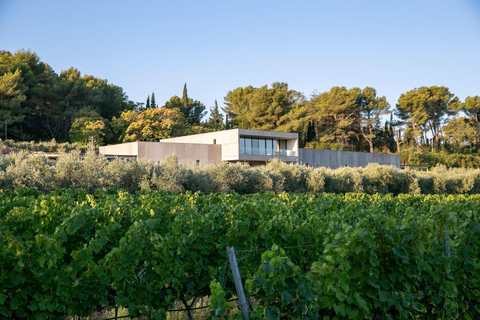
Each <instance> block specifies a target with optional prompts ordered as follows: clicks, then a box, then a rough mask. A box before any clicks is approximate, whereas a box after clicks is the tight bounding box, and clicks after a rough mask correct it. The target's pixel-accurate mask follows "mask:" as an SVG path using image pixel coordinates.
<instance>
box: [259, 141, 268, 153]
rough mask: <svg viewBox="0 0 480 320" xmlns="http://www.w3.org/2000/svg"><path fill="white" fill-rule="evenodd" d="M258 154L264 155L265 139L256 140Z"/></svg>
mask: <svg viewBox="0 0 480 320" xmlns="http://www.w3.org/2000/svg"><path fill="white" fill-rule="evenodd" d="M258 154H260V155H266V154H267V153H266V146H265V139H258Z"/></svg>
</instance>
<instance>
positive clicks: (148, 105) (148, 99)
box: [145, 95, 150, 109]
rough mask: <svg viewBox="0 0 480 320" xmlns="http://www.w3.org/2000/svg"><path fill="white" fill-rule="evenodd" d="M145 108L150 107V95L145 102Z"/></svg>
mask: <svg viewBox="0 0 480 320" xmlns="http://www.w3.org/2000/svg"><path fill="white" fill-rule="evenodd" d="M145 108H146V109H148V108H150V95H148V96H147V103H146V104H145Z"/></svg>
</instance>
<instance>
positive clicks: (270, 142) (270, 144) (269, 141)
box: [265, 139, 273, 156]
mask: <svg viewBox="0 0 480 320" xmlns="http://www.w3.org/2000/svg"><path fill="white" fill-rule="evenodd" d="M265 142H266V144H267V148H266V149H267V150H266V151H267V155H269V156H271V155H273V140H272V139H266V141H265Z"/></svg>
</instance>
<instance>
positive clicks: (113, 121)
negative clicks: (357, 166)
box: [0, 50, 480, 168]
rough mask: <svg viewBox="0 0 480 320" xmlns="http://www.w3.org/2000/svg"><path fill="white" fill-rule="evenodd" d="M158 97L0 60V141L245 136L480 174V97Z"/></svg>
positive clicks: (247, 92)
mask: <svg viewBox="0 0 480 320" xmlns="http://www.w3.org/2000/svg"><path fill="white" fill-rule="evenodd" d="M181 86H182V84H179V91H178V93H180V89H181ZM153 89H154V88H146V89H145V90H146V92H151V91H152V93H151V94H148V96H147V97H146V100H145V102H143V101H142V102H133V101H130V100H129V99H128V96H127V94H126V93H125V92H124V91H123V89H122V88H121V87H119V86H116V85H114V84H112V83H109V82H108V80H106V79H100V78H97V77H95V76H93V75H85V74H82V73H81V72H80V71H79V70H78V69H75V68H73V67H72V68H70V69H68V70H63V71H60V73H56V72H55V71H54V70H53V69H52V68H51V67H50V66H49V65H48V64H47V63H45V62H43V61H41V59H40V57H39V56H38V55H37V54H36V53H35V52H31V51H25V50H20V51H17V52H15V53H11V52H8V51H0V124H1V125H2V130H0V138H2V139H3V140H6V139H14V140H16V141H31V140H34V141H50V140H52V139H55V140H56V141H59V142H67V141H68V142H71V143H78V144H80V145H86V144H88V143H90V141H92V140H93V142H94V143H95V144H96V145H104V144H114V143H119V142H128V141H158V140H159V139H165V138H170V137H175V136H182V135H188V134H195V133H203V132H209V131H217V130H222V129H232V128H241V129H256V130H269V131H284V132H296V133H298V134H299V138H300V141H299V142H300V147H305V148H312V149H326V150H345V151H363V152H382V153H397V154H401V155H402V164H405V165H428V166H434V165H436V164H438V163H440V164H444V165H446V166H448V167H450V166H452V167H475V168H478V167H480V160H479V154H478V153H479V149H480V120H479V119H480V118H479V115H480V96H478V95H475V96H467V97H457V96H456V95H455V93H453V92H451V91H450V89H449V88H447V87H445V86H430V87H426V86H422V87H419V88H411V89H409V88H404V89H405V90H406V91H405V92H404V93H402V94H401V95H400V97H399V98H398V100H397V101H387V99H386V97H385V96H383V95H382V93H381V92H378V93H377V91H376V89H375V88H372V87H369V86H367V87H365V88H357V87H353V88H347V87H345V86H341V85H334V84H332V87H331V88H330V90H328V91H324V92H319V93H318V94H317V93H315V94H313V95H311V96H310V97H307V96H305V95H304V94H303V93H301V92H300V91H298V90H294V89H292V88H290V87H289V86H288V83H286V82H274V83H272V84H271V85H263V86H260V87H253V86H252V85H247V86H245V87H239V88H234V89H233V88H232V90H229V91H228V92H226V93H225V96H224V97H223V106H222V105H220V106H219V105H218V103H217V101H216V100H215V103H213V101H211V102H210V103H211V106H210V108H208V107H207V106H205V104H204V103H202V102H201V101H198V100H195V99H193V98H192V97H190V96H189V95H188V92H187V85H186V84H183V92H181V93H182V94H181V95H173V96H171V98H170V99H168V100H167V101H158V99H157V98H156V97H155V93H154V92H153V91H154V90H153ZM472 94H475V93H472ZM219 98H221V97H219ZM208 109H210V110H209V111H210V112H208ZM207 113H208V118H207ZM3 129H4V130H3Z"/></svg>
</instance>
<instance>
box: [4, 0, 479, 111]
mask: <svg viewBox="0 0 480 320" xmlns="http://www.w3.org/2000/svg"><path fill="white" fill-rule="evenodd" d="M22 48H24V49H30V50H32V51H35V52H36V53H37V54H38V55H39V56H40V58H41V59H42V61H44V62H46V63H48V64H50V65H51V66H52V68H53V69H54V70H55V71H56V72H57V73H60V71H61V70H65V69H68V68H70V67H72V66H73V67H75V68H77V69H79V70H80V71H81V72H82V73H83V74H91V75H94V76H96V77H99V78H103V79H107V80H108V81H109V82H111V83H114V84H116V85H118V86H121V87H122V88H123V89H124V91H125V92H126V93H127V94H128V96H129V98H130V99H131V100H133V101H137V102H144V101H145V100H146V97H147V95H148V94H150V93H151V92H152V91H154V92H155V95H156V99H157V102H158V103H160V104H163V103H164V102H165V101H167V100H168V99H169V98H170V97H171V96H173V95H181V94H182V89H183V84H184V83H185V82H186V83H187V86H188V93H189V96H190V97H191V98H193V99H196V100H200V101H201V102H203V103H204V104H205V105H206V106H207V108H208V107H211V106H212V105H213V104H214V101H215V99H217V100H218V102H219V105H220V106H222V105H223V97H224V96H225V95H226V94H227V92H228V91H229V90H233V89H235V88H237V87H243V86H247V85H253V86H255V87H258V86H262V85H265V84H271V83H272V82H275V81H280V82H287V83H288V84H289V86H290V88H292V89H294V90H297V91H300V92H303V93H304V94H305V95H306V96H307V97H308V96H310V95H311V94H312V93H313V92H314V91H317V92H319V93H321V92H324V91H328V90H329V89H330V88H331V87H333V86H337V85H338V86H346V87H361V88H363V87H365V86H371V87H374V88H375V89H377V93H378V94H379V95H385V96H386V97H387V99H388V101H389V102H390V103H391V104H392V106H394V105H395V103H396V102H397V99H398V97H399V96H400V94H401V93H404V92H406V91H408V90H411V89H413V88H415V87H420V86H432V85H443V86H447V87H449V88H450V90H451V91H452V92H453V93H455V94H456V95H457V96H458V97H459V98H460V99H461V100H464V99H465V97H466V96H468V95H470V96H471V95H480V1H478V0H451V1H446V0H435V1H430V0H415V1H413V0H401V1H400V0H398V1H395V0H391V1H390V0H383V1H379V0H378V1H374V0H362V1H359V0H356V1H353V0H350V1H342V0H337V1H334V0H321V1H320V0H319V1H300V0H296V1H282V0H277V1H268V0H265V1H258V0H257V1H207V0H206V1H181V0H180V1H142V0H137V1H123V0H117V1H99V0H95V1H90V0H82V1H66V0H63V1H34V0H0V50H9V51H12V52H14V51H17V50H19V49H22Z"/></svg>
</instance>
